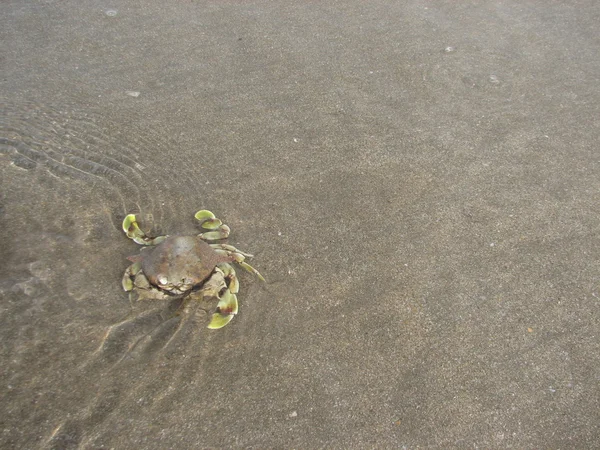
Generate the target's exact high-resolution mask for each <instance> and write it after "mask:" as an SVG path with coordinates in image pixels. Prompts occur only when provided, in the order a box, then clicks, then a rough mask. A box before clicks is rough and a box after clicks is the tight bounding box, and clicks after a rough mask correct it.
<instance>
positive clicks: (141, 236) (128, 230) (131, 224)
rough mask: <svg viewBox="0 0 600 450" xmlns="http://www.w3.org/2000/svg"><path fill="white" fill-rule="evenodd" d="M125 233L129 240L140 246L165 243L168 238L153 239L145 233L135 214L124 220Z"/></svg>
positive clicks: (128, 215) (127, 216)
mask: <svg viewBox="0 0 600 450" xmlns="http://www.w3.org/2000/svg"><path fill="white" fill-rule="evenodd" d="M123 231H124V232H125V234H126V235H127V237H128V238H129V239H132V240H133V241H134V242H136V243H137V244H140V245H157V244H160V243H161V242H162V241H164V240H165V239H166V238H167V236H158V237H155V238H152V237H150V236H148V235H147V234H146V233H144V232H143V231H142V230H141V228H140V226H139V225H138V223H137V220H136V218H135V214H127V215H126V216H125V219H123Z"/></svg>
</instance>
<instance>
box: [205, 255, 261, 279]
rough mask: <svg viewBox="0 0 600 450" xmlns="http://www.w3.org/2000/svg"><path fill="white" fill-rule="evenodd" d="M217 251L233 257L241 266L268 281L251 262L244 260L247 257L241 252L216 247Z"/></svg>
mask: <svg viewBox="0 0 600 450" xmlns="http://www.w3.org/2000/svg"><path fill="white" fill-rule="evenodd" d="M215 252H217V253H219V254H221V255H228V256H231V257H233V259H234V260H235V262H236V263H238V264H239V265H240V266H241V267H243V268H244V269H246V270H247V271H248V272H250V273H253V274H254V275H256V276H257V277H258V278H259V280H261V281H265V282H266V280H265V278H264V277H263V276H262V275H261V274H260V272H259V271H258V270H256V269H255V268H254V267H252V266H251V265H250V264H248V263H247V262H245V261H244V260H245V259H246V257H245V256H244V255H243V254H241V253H239V252H230V251H228V250H221V249H215Z"/></svg>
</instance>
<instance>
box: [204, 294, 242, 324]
mask: <svg viewBox="0 0 600 450" xmlns="http://www.w3.org/2000/svg"><path fill="white" fill-rule="evenodd" d="M237 312H238V301H237V296H236V295H235V294H234V293H232V292H231V291H230V290H229V289H225V292H224V293H223V296H222V297H221V298H220V299H219V303H218V304H217V311H216V312H215V313H214V314H213V315H212V319H211V321H210V323H209V324H208V328H210V329H212V330H216V329H218V328H223V327H224V326H225V325H227V324H228V323H229V322H230V321H231V319H233V316H234V315H235V314H237Z"/></svg>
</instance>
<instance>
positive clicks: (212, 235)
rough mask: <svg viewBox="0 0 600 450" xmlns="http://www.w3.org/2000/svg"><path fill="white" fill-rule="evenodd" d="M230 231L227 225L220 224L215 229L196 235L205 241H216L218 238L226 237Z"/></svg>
mask: <svg viewBox="0 0 600 450" xmlns="http://www.w3.org/2000/svg"><path fill="white" fill-rule="evenodd" d="M230 232H231V229H230V228H229V227H228V226H227V225H225V224H222V225H221V226H219V227H218V228H217V229H216V230H215V231H208V232H206V233H200V234H199V235H198V237H199V238H200V239H203V240H205V241H218V240H219V239H226V238H227V236H229V233H230Z"/></svg>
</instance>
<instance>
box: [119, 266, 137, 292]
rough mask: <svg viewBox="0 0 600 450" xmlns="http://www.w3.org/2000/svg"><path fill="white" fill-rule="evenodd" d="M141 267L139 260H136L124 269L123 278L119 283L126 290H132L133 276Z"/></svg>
mask: <svg viewBox="0 0 600 450" xmlns="http://www.w3.org/2000/svg"><path fill="white" fill-rule="evenodd" d="M141 269H142V263H141V262H136V263H135V264H132V265H130V266H129V267H128V268H127V269H125V273H124V274H123V280H122V281H121V284H122V286H123V289H124V290H125V291H126V292H130V291H132V290H133V287H134V284H133V278H135V276H136V275H137V274H138V272H139V271H140V270H141Z"/></svg>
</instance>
